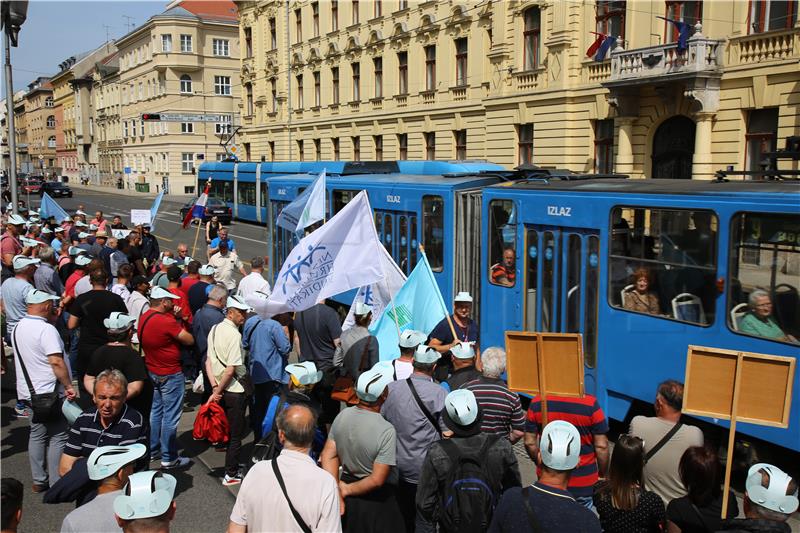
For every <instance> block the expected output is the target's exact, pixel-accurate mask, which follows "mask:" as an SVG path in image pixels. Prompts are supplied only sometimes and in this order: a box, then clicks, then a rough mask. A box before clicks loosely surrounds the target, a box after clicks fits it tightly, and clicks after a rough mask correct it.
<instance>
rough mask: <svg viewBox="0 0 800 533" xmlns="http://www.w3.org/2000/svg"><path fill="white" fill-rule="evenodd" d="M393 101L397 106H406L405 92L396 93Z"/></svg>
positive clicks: (406, 96) (406, 97)
mask: <svg viewBox="0 0 800 533" xmlns="http://www.w3.org/2000/svg"><path fill="white" fill-rule="evenodd" d="M394 101H395V104H396V105H397V107H406V106H407V105H408V95H407V94H396V95H395V96H394Z"/></svg>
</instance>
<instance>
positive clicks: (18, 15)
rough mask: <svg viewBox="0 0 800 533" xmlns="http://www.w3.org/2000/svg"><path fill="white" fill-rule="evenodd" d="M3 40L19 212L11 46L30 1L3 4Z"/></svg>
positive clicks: (14, 208)
mask: <svg viewBox="0 0 800 533" xmlns="http://www.w3.org/2000/svg"><path fill="white" fill-rule="evenodd" d="M0 13H1V14H2V28H3V30H4V31H3V42H4V44H5V71H6V72H5V73H6V109H7V110H8V111H7V113H8V118H7V119H6V124H8V156H9V164H10V165H11V168H9V169H8V186H9V187H10V188H11V212H12V213H13V214H15V215H16V214H17V213H18V212H19V206H18V205H17V137H16V130H15V128H14V83H13V81H12V79H11V47H12V46H15V47H16V46H17V44H18V37H19V30H20V28H21V27H22V24H23V23H24V22H25V19H26V18H27V14H28V2H27V0H26V1H6V2H3V5H2V12H0Z"/></svg>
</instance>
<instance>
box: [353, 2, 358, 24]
mask: <svg viewBox="0 0 800 533" xmlns="http://www.w3.org/2000/svg"><path fill="white" fill-rule="evenodd" d="M352 7H353V20H352V24H358V23H359V16H358V15H359V13H358V0H352Z"/></svg>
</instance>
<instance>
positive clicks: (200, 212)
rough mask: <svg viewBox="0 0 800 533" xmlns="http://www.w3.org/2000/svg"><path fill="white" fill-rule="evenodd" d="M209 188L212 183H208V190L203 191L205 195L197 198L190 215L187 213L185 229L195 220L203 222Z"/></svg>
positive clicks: (184, 221)
mask: <svg viewBox="0 0 800 533" xmlns="http://www.w3.org/2000/svg"><path fill="white" fill-rule="evenodd" d="M209 187H211V182H210V181H209V182H207V183H206V188H205V189H203V194H201V195H200V196H199V197H198V198H197V200H196V201H195V202H194V205H193V206H192V208H191V209H190V210H189V212H188V213H186V218H184V219H183V229H186V228H188V227H189V224H191V222H192V220H194V219H195V218H199V219H200V220H203V217H204V216H205V214H206V202H208V189H209Z"/></svg>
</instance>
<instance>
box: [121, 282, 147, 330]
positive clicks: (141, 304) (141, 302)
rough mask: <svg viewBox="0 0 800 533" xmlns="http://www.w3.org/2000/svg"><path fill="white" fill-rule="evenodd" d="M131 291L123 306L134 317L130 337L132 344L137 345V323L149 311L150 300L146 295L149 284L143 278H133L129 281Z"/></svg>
mask: <svg viewBox="0 0 800 533" xmlns="http://www.w3.org/2000/svg"><path fill="white" fill-rule="evenodd" d="M131 288H132V289H133V290H132V291H131V294H130V296H128V299H127V300H125V306H126V307H127V308H128V315H130V316H132V317H136V324H134V328H133V337H131V343H132V344H136V345H138V344H139V334H138V331H139V323H140V319H141V317H142V315H143V314H144V313H145V312H147V310H148V309H150V300H148V298H147V295H148V294H149V293H150V283H149V282H148V281H147V278H146V277H144V276H134V277H133V279H132V280H131Z"/></svg>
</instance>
